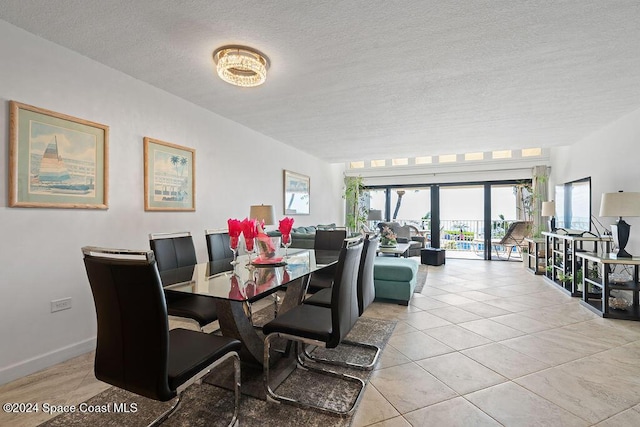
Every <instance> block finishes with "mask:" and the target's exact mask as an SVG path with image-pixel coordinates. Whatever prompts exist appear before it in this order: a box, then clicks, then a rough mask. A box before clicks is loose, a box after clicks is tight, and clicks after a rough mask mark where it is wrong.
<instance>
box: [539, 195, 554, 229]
mask: <svg viewBox="0 0 640 427" xmlns="http://www.w3.org/2000/svg"><path fill="white" fill-rule="evenodd" d="M555 215H556V202H554V201H553V200H551V201H549V202H542V213H541V214H540V216H546V217H549V231H556V216H555Z"/></svg>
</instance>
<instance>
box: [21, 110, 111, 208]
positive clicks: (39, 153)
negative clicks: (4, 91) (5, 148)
mask: <svg viewBox="0 0 640 427" xmlns="http://www.w3.org/2000/svg"><path fill="white" fill-rule="evenodd" d="M108 150H109V127H108V126H106V125H102V124H100V123H95V122H91V121H88V120H84V119H79V118H77V117H72V116H68V115H66V114H61V113H57V112H55V111H51V110H46V109H44V108H39V107H34V106H32V105H27V104H22V103H20V102H17V101H10V102H9V206H10V207H26V208H72V209H108V206H109V204H108V196H109V156H108Z"/></svg>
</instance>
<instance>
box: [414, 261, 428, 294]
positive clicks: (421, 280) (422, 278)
mask: <svg viewBox="0 0 640 427" xmlns="http://www.w3.org/2000/svg"><path fill="white" fill-rule="evenodd" d="M425 283H427V266H426V265H424V264H420V266H418V277H416V288H415V289H414V290H413V293H415V294H419V293H420V292H422V288H424V285H425Z"/></svg>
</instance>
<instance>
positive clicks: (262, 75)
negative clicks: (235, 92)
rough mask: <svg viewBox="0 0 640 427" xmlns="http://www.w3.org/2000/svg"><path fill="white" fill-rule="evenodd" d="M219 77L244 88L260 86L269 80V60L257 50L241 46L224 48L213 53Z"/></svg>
mask: <svg viewBox="0 0 640 427" xmlns="http://www.w3.org/2000/svg"><path fill="white" fill-rule="evenodd" d="M213 61H214V62H215V64H216V71H217V72H218V76H220V78H221V79H222V80H224V81H225V82H227V83H231V84H232V85H236V86H242V87H254V86H259V85H261V84H262V83H264V82H265V80H267V69H268V68H269V60H268V59H267V58H266V57H265V56H264V55H262V54H261V53H259V52H258V51H256V50H253V49H250V48H247V47H241V46H223V47H221V48H219V49H216V50H215V52H213Z"/></svg>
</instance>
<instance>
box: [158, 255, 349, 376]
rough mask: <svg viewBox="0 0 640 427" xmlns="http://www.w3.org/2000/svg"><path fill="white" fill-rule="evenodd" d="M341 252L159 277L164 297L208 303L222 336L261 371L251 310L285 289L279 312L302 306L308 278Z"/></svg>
mask: <svg viewBox="0 0 640 427" xmlns="http://www.w3.org/2000/svg"><path fill="white" fill-rule="evenodd" d="M338 256H339V251H327V250H313V249H300V250H295V249H290V250H289V252H288V256H287V257H286V259H285V260H284V262H282V263H278V264H273V265H257V266H256V265H253V264H250V263H249V258H248V256H246V255H243V256H239V257H238V258H237V261H238V263H237V264H236V265H235V266H233V265H231V264H230V263H229V261H228V260H224V261H211V262H205V263H200V264H196V265H192V266H188V267H181V268H177V269H172V270H165V271H162V272H160V278H161V280H162V285H163V287H164V289H165V292H179V293H187V294H197V295H204V296H208V297H211V298H212V303H214V304H216V310H217V312H218V322H219V324H220V331H221V332H222V335H224V336H228V337H233V338H236V339H238V340H240V341H241V342H242V344H243V346H242V349H241V351H240V357H241V358H242V359H243V360H244V361H245V362H250V363H254V364H259V365H262V363H263V351H264V337H263V336H262V334H261V333H260V331H259V330H258V329H257V328H255V327H254V325H253V324H252V321H251V314H250V313H251V304H252V303H253V302H255V301H258V300H260V299H262V298H265V297H267V296H269V295H271V294H273V293H275V292H277V291H278V290H281V289H286V292H285V295H284V298H283V299H282V302H281V304H280V306H279V308H278V312H279V313H283V312H285V311H287V310H290V309H291V308H292V307H294V306H296V305H299V304H301V303H302V301H303V300H304V296H305V294H306V291H307V287H308V285H309V278H310V276H311V274H312V273H314V272H316V271H318V270H321V269H323V268H325V267H328V266H329V265H331V264H334V263H336V262H337V260H338Z"/></svg>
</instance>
